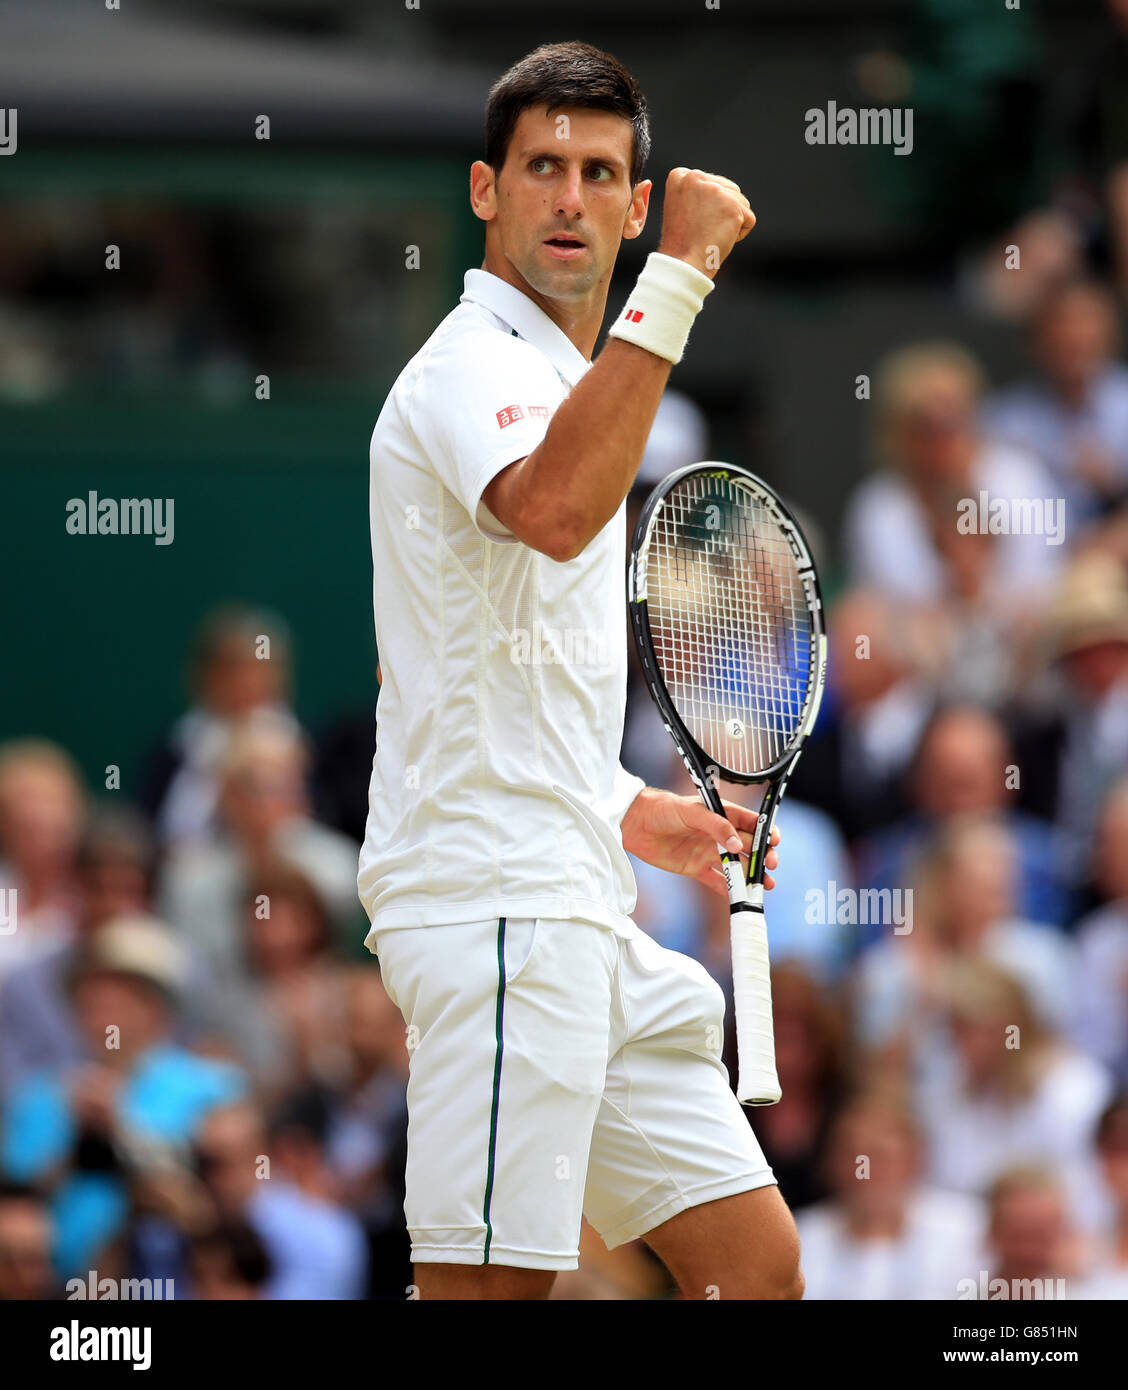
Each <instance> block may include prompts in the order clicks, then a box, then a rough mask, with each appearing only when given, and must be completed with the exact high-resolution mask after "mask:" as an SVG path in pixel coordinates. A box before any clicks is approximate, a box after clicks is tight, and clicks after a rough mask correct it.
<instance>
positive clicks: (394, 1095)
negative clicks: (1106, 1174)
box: [326, 965, 411, 1299]
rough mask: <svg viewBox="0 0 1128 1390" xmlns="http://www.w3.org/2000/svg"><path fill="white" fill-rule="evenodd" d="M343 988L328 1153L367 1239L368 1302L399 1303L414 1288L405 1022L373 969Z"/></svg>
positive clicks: (358, 972)
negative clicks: (340, 1054)
mask: <svg viewBox="0 0 1128 1390" xmlns="http://www.w3.org/2000/svg"><path fill="white" fill-rule="evenodd" d="M346 988H347V993H346V1005H345V1025H346V1031H347V1039H348V1058H349V1071H348V1075H347V1078H346V1080H345V1083H344V1085H343V1086H341V1087H339V1088H338V1089H337V1090H336V1093H335V1095H334V1098H333V1106H332V1109H331V1112H330V1116H329V1124H328V1129H327V1133H326V1154H327V1157H328V1161H329V1163H330V1164H331V1165H332V1168H333V1171H334V1173H335V1174H336V1176H337V1179H338V1181H339V1182H340V1183H341V1185H342V1191H343V1192H344V1194H345V1196H346V1198H347V1200H348V1203H349V1206H350V1207H351V1208H352V1210H353V1211H355V1212H356V1213H357V1214H358V1216H360V1218H361V1219H362V1220H363V1222H364V1227H365V1231H366V1232H367V1235H368V1248H369V1256H370V1265H369V1297H371V1298H394V1299H402V1298H403V1291H404V1289H405V1288H406V1287H407V1285H408V1284H410V1283H411V1240H410V1238H409V1236H408V1234H407V1220H406V1217H405V1214H404V1197H405V1195H406V1190H407V1183H406V1172H407V1074H408V1050H407V1043H406V1034H405V1029H404V1023H403V1017H402V1015H401V1014H400V1011H399V1009H397V1008H396V1006H395V1004H393V1003H392V1001H391V999H390V998H389V997H388V992H387V990H386V989H385V988H384V985H383V982H382V981H381V979H380V975H379V972H378V971H376V970H373V969H372V967H371V966H370V965H367V966H355V967H351V968H350V969H349V971H348V974H347V986H346Z"/></svg>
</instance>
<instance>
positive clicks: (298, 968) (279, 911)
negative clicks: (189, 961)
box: [228, 861, 348, 1085]
mask: <svg viewBox="0 0 1128 1390" xmlns="http://www.w3.org/2000/svg"><path fill="white" fill-rule="evenodd" d="M245 922H246V940H247V961H248V965H249V968H250V971H251V977H250V980H249V985H250V989H249V990H248V995H249V997H248V999H247V1001H246V1003H247V1005H248V1006H251V1005H257V1006H258V1007H260V1008H262V1010H263V1011H264V1014H265V1015H266V1026H267V1027H269V1028H270V1031H271V1035H272V1037H275V1038H279V1039H283V1040H284V1047H285V1049H286V1051H287V1053H288V1063H289V1065H288V1067H287V1070H286V1072H285V1073H284V1075H285V1079H286V1082H287V1083H288V1084H289V1085H308V1084H311V1083H313V1082H322V1083H324V1084H326V1085H331V1084H334V1083H335V1082H337V1081H339V1080H340V1079H341V1077H342V1076H343V1074H344V1073H345V1071H346V1069H347V1065H348V1059H347V1056H346V1044H345V1031H344V1026H345V1010H346V999H345V982H344V977H343V974H342V968H341V965H340V963H339V962H337V961H336V960H334V958H333V954H332V951H333V944H334V943H333V936H332V928H331V924H330V921H329V913H328V910H327V908H326V905H325V903H324V902H323V900H322V898H321V896H320V894H319V893H318V891H317V889H316V888H315V887H314V885H313V884H312V883H311V882H310V880H309V879H308V878H307V877H306V875H305V874H303V873H302V872H301V870H299V869H295V868H292V867H291V866H290V865H289V864H287V863H285V862H284V861H283V862H279V863H274V864H270V863H267V864H265V865H263V867H262V868H261V869H259V871H258V872H257V873H256V875H255V877H254V879H253V880H252V882H251V886H250V889H249V890H248V893H247V897H246V901H245ZM237 1006H238V1005H237V1003H235V1004H233V1005H232V1007H237ZM228 1012H230V1008H229V1010H228Z"/></svg>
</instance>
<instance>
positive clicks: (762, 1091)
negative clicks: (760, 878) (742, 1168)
mask: <svg viewBox="0 0 1128 1390" xmlns="http://www.w3.org/2000/svg"><path fill="white" fill-rule="evenodd" d="M746 902H747V906H745V905H744V904H741V903H736V902H733V903H732V904H731V907H732V918H731V922H732V998H733V1009H734V1011H735V1014H736V1066H737V1080H736V1098H737V1100H738V1101H740V1103H741V1105H774V1104H775V1103H776V1101H778V1100H779V1098H780V1096H781V1095H782V1094H783V1092H782V1091H781V1090H780V1085H779V1077H778V1076H777V1075H776V1061H775V1027H774V1024H773V1021H772V985H771V975H770V973H769V964H768V931H767V925H766V923H765V921H764V886H763V884H761V883H752V884H749V885H748V888H747V893H746Z"/></svg>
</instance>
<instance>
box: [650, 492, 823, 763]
mask: <svg viewBox="0 0 1128 1390" xmlns="http://www.w3.org/2000/svg"><path fill="white" fill-rule="evenodd" d="M646 586H647V612H648V616H649V620H650V628H651V636H652V639H653V643H654V651H655V657H656V659H657V662H658V667H659V671H660V673H661V676H662V679H663V682H664V683H665V686H666V689H667V691H668V692H669V694H670V698H671V699H672V701H673V703H674V707H675V709H676V710H677V712H678V714H679V716H680V717H681V719H682V721H683V722H684V723H685V725H686V727H687V728H688V730H689V732H690V733H691V734H692V735H693V737H694V738H695V739H696V740H697V742H698V743H699V744H700V745H701V747H702V749H703V750H704V751H705V752H706V753H707V754H708V756H709V757H710V758H711V759H713V760H714V761H715V762H717V763H718V764H719V765H720V766H722V767H725V768H728V769H729V770H731V771H733V772H736V773H738V774H740V775H742V776H753V775H755V774H756V773H758V772H763V771H764V770H766V769H767V768H770V767H772V766H773V765H774V764H776V763H778V762H779V761H780V760H781V759H782V757H783V755H784V753H785V752H786V751H787V748H788V747H789V745H790V744H791V743H792V742H793V741H794V739H795V736H796V734H797V733H798V731H799V729H800V727H801V726H802V723H803V718H804V714H805V711H806V706H807V701H808V696H809V693H810V685H811V679H810V674H811V660H812V644H813V641H814V634H813V630H812V623H811V617H810V609H809V606H808V603H807V596H806V590H805V588H804V584H803V580H802V578H801V577H800V571H799V565H798V562H797V560H796V557H795V554H794V552H793V550H792V548H791V545H790V543H789V541H788V538H787V535H786V534H785V533H784V531H783V530H782V528H781V525H780V522H779V520H778V519H777V514H776V513H775V511H774V510H773V509H772V508H771V507H770V506H769V505H767V504H766V503H765V501H764V499H763V498H762V497H761V496H760V495H759V494H757V493H756V492H755V491H753V490H752V489H751V488H750V487H748V486H747V485H745V484H743V483H741V482H739V481H737V480H733V479H727V478H723V477H718V476H691V477H689V478H686V479H684V480H683V481H682V482H681V483H679V484H677V485H676V486H675V487H674V488H673V489H672V490H671V491H670V493H668V494H667V496H666V497H665V498H664V499H663V501H662V503H661V504H660V505H659V507H658V509H657V511H656V513H655V515H654V517H653V519H652V522H651V529H650V538H649V545H648V548H647V574H646Z"/></svg>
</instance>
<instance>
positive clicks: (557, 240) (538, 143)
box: [475, 107, 650, 300]
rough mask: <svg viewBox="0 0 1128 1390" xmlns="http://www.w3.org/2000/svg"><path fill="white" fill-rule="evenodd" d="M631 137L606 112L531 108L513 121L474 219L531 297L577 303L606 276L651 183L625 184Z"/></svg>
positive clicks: (641, 217) (641, 212)
mask: <svg viewBox="0 0 1128 1390" xmlns="http://www.w3.org/2000/svg"><path fill="white" fill-rule="evenodd" d="M632 135H633V131H632V127H631V124H630V122H629V121H626V120H624V119H623V117H621V116H617V115H615V114H614V113H613V112H610V111H588V110H583V109H575V108H565V109H563V110H558V111H554V112H553V113H552V114H551V115H549V113H548V109H547V107H539V108H536V107H530V108H529V109H528V110H526V111H523V112H522V113H521V115H520V116H519V117H518V120H517V125H516V127H515V128H514V131H513V137H512V139H511V140H510V142H509V149H508V152H507V154H506V157H505V164H504V165H503V166H502V168H501V170H500V172H498V173H497V175H496V178H495V180H494V185H493V190H492V195H491V196H490V197H487V198H486V200H485V201H484V202H483V203H482V204H481V205H480V206H479V210H478V215H479V216H480V217H483V220H485V221H489V222H491V223H492V224H493V227H494V231H495V234H496V236H497V237H498V238H500V250H501V253H502V254H503V255H504V257H505V258H506V260H508V261H509V263H510V264H511V265H512V266H513V267H514V269H515V270H516V271H518V272H519V274H520V275H521V276H523V277H524V279H525V280H526V281H527V282H528V284H529V285H530V286H531V287H532V288H533V289H534V290H535V291H537V293H538V294H542V295H544V296H545V297H546V298H550V299H559V300H568V299H582V298H583V297H584V296H586V295H588V294H590V293H591V292H592V291H593V290H594V289H595V288H596V286H597V285H599V283H600V282H601V281H602V280H604V279H605V278H606V277H607V276H608V275H609V274H610V272H611V268H612V267H613V265H614V263H615V257H616V256H617V255H618V253H619V244H620V242H621V241H622V240H623V238H624V237H626V238H628V239H630V238H633V237H636V236H638V234H639V232H640V231H641V230H642V225H643V222H645V219H646V207H647V202H648V199H649V194H650V184H649V182H646V181H644V182H642V183H639V184H638V186H637V188H635V189H633V190H632V188H631V182H630V163H631V150H632ZM488 168H489V166H488V165H480V164H479V165H475V171H476V172H478V171H480V170H487V171H488ZM491 207H492V209H493V211H494V216H493V217H492V218H491V217H490V216H489V209H490V208H491Z"/></svg>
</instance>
